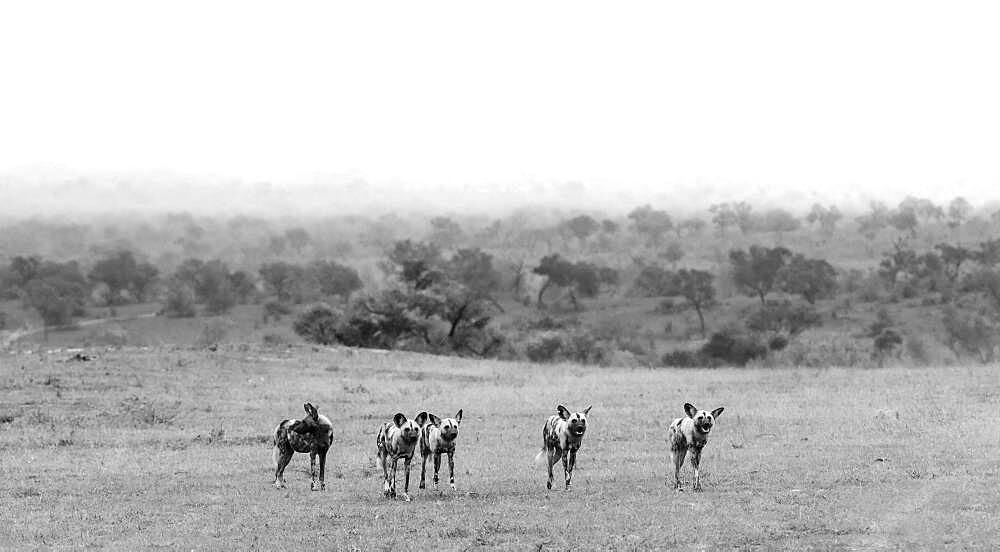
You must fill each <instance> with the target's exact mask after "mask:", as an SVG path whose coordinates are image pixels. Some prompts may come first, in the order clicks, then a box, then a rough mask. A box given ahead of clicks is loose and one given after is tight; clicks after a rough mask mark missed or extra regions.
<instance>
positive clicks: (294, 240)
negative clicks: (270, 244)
mask: <svg viewBox="0 0 1000 552" xmlns="http://www.w3.org/2000/svg"><path fill="white" fill-rule="evenodd" d="M311 241H312V238H310V237H309V232H306V231H305V229H304V228H289V229H288V230H285V242H286V243H287V244H288V245H290V246H291V247H292V249H294V250H295V252H296V253H302V250H303V249H304V248H305V247H306V246H307V245H309V243H310V242H311Z"/></svg>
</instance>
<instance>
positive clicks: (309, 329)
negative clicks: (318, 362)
mask: <svg viewBox="0 0 1000 552" xmlns="http://www.w3.org/2000/svg"><path fill="white" fill-rule="evenodd" d="M339 318H340V317H339V316H338V314H337V313H336V312H334V311H333V309H331V308H330V307H327V306H325V305H317V306H315V307H313V308H311V309H309V310H307V311H306V312H304V313H302V314H301V315H299V317H298V319H296V320H295V323H294V324H292V329H293V330H294V331H295V333H296V334H298V335H299V336H301V337H302V338H303V339H305V340H306V341H309V342H311V343H319V344H320V345H332V344H334V343H336V342H337V340H338V339H337V336H338V331H337V326H338V321H339Z"/></svg>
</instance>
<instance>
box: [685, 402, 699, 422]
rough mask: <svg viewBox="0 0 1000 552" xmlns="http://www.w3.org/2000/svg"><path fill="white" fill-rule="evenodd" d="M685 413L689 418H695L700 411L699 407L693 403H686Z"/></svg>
mask: <svg viewBox="0 0 1000 552" xmlns="http://www.w3.org/2000/svg"><path fill="white" fill-rule="evenodd" d="M684 413H685V414H687V415H688V418H694V415H695V414H697V413H698V409H697V408H695V407H694V405H693V404H691V403H684Z"/></svg>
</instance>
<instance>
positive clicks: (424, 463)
mask: <svg viewBox="0 0 1000 552" xmlns="http://www.w3.org/2000/svg"><path fill="white" fill-rule="evenodd" d="M420 459H421V460H422V462H421V466H420V488H421V489H426V488H427V485H425V484H424V476H425V474H426V473H427V455H426V454H421V455H420Z"/></svg>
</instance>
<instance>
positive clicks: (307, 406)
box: [302, 403, 313, 416]
mask: <svg viewBox="0 0 1000 552" xmlns="http://www.w3.org/2000/svg"><path fill="white" fill-rule="evenodd" d="M312 407H313V405H311V404H309V403H306V404H304V405H302V409H303V410H305V411H306V416H311V415H312V411H311V410H310V409H311V408H312Z"/></svg>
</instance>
